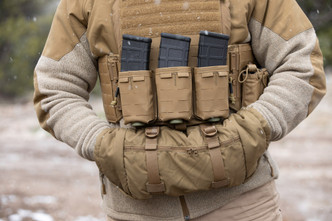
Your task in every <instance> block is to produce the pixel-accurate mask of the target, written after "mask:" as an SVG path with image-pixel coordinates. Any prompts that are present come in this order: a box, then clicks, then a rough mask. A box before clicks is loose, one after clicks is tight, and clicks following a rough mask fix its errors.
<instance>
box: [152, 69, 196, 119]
mask: <svg viewBox="0 0 332 221" xmlns="http://www.w3.org/2000/svg"><path fill="white" fill-rule="evenodd" d="M155 79H156V88H157V96H158V118H159V119H160V120H161V121H168V120H172V119H183V120H190V119H191V117H192V112H193V111H192V73H191V68H190V67H170V68H157V69H156V77H155Z"/></svg>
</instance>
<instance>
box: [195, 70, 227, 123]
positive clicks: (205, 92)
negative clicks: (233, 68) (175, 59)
mask: <svg viewBox="0 0 332 221" xmlns="http://www.w3.org/2000/svg"><path fill="white" fill-rule="evenodd" d="M194 74H195V77H194V78H195V108H194V111H195V116H196V117H198V118H199V119H201V120H207V119H209V118H214V117H223V118H226V117H228V114H229V105H228V66H225V65H223V66H210V67H198V68H195V69H194Z"/></svg>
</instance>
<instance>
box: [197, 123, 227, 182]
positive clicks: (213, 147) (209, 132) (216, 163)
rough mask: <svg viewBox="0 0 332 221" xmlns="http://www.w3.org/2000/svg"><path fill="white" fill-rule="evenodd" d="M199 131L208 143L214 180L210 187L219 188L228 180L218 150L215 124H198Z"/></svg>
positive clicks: (218, 142)
mask: <svg viewBox="0 0 332 221" xmlns="http://www.w3.org/2000/svg"><path fill="white" fill-rule="evenodd" d="M200 128H201V131H202V132H203V134H204V136H205V140H206V142H207V144H208V148H209V153H210V157H211V162H212V168H213V174H214V182H212V188H220V187H223V186H226V185H228V184H229V180H228V179H227V178H226V175H225V168H224V160H223V159H222V155H221V152H220V150H219V149H218V148H217V147H220V145H221V144H220V141H219V139H218V136H217V129H216V127H215V126H211V125H205V124H201V125H200Z"/></svg>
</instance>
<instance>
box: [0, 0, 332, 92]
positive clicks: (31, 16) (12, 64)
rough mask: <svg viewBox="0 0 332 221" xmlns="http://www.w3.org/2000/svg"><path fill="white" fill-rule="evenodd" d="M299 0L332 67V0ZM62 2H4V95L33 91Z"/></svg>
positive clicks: (0, 18)
mask: <svg viewBox="0 0 332 221" xmlns="http://www.w3.org/2000/svg"><path fill="white" fill-rule="evenodd" d="M297 1H298V3H299V4H300V5H301V7H302V9H303V10H304V11H305V13H306V14H307V15H308V17H309V19H310V20H311V22H312V23H313V25H314V26H315V28H316V31H317V34H318V36H319V39H320V44H321V48H322V51H323V54H324V59H325V65H326V66H331V65H332V43H331V39H332V25H331V24H332V9H331V6H332V3H331V2H332V0H316V1H314V0H297ZM58 2H59V0H1V1H0V11H1V13H0V96H2V97H7V98H11V97H15V96H20V95H23V94H24V93H26V92H31V91H32V89H33V69H34V67H35V65H36V63H37V61H38V58H39V57H40V55H41V52H42V49H43V46H44V44H45V41H46V38H47V35H48V32H49V29H50V25H51V21H52V17H53V15H54V12H55V9H56V5H57V3H58ZM97 86H98V84H97ZM94 91H96V90H94ZM97 91H98V89H97Z"/></svg>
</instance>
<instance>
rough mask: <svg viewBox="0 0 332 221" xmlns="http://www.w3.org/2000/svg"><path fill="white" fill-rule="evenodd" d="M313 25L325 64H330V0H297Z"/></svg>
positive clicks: (331, 48) (331, 26)
mask: <svg viewBox="0 0 332 221" xmlns="http://www.w3.org/2000/svg"><path fill="white" fill-rule="evenodd" d="M297 2H298V3H299V4H300V6H301V8H302V9H303V11H304V12H305V13H306V15H307V16H308V17H309V19H310V21H311V22H312V24H313V25H314V27H315V29H316V31H317V35H318V38H319V41H320V46H321V49H322V51H323V54H324V64H325V66H331V65H332V43H331V42H332V41H331V39H332V0H297Z"/></svg>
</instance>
